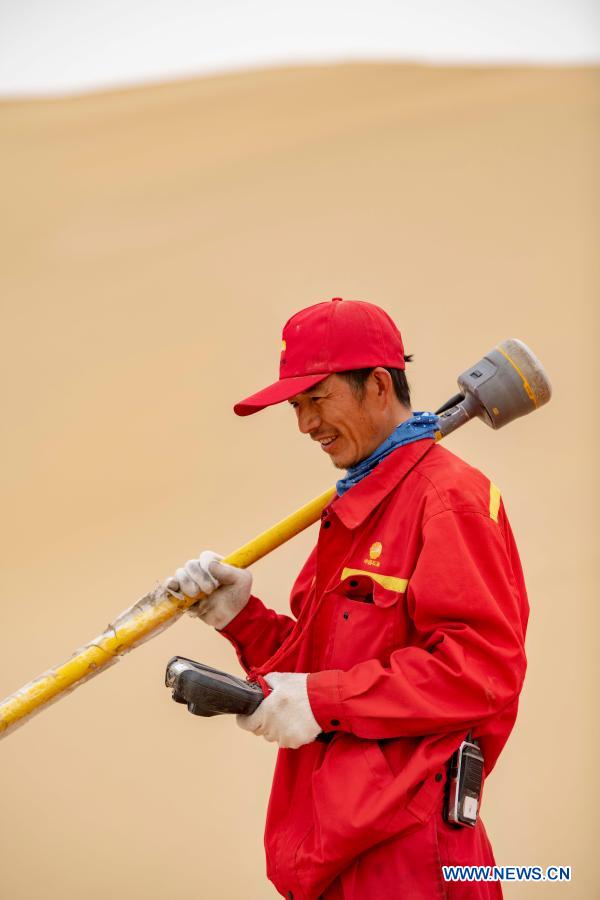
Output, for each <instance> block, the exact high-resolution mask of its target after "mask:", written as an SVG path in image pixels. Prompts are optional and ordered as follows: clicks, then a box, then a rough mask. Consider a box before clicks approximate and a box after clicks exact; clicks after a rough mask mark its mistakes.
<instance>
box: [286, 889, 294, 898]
mask: <svg viewBox="0 0 600 900" xmlns="http://www.w3.org/2000/svg"><path fill="white" fill-rule="evenodd" d="M287 900H294V892H293V891H288V892H287Z"/></svg>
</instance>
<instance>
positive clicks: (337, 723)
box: [331, 719, 340, 726]
mask: <svg viewBox="0 0 600 900" xmlns="http://www.w3.org/2000/svg"><path fill="white" fill-rule="evenodd" d="M331 724H332V725H334V726H337V725H339V724H340V720H339V719H332V720H331Z"/></svg>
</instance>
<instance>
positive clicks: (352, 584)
mask: <svg viewBox="0 0 600 900" xmlns="http://www.w3.org/2000/svg"><path fill="white" fill-rule="evenodd" d="M350 587H358V581H357V580H356V578H353V579H352V580H351V582H350Z"/></svg>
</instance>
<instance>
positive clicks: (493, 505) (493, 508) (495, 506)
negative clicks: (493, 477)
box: [490, 481, 500, 522]
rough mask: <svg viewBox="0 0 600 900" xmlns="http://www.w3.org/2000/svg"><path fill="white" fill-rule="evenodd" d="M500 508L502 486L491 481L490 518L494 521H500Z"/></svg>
mask: <svg viewBox="0 0 600 900" xmlns="http://www.w3.org/2000/svg"><path fill="white" fill-rule="evenodd" d="M499 509H500V488H497V487H496V485H495V484H492V482H491V481H490V519H493V520H494V522H497V521H498V510H499Z"/></svg>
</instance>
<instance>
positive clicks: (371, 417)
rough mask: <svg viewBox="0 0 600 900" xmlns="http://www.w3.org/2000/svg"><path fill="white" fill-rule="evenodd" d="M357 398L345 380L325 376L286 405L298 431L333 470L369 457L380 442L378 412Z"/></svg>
mask: <svg viewBox="0 0 600 900" xmlns="http://www.w3.org/2000/svg"><path fill="white" fill-rule="evenodd" d="M367 399H368V392H366V393H365V395H364V396H363V397H362V398H361V397H359V396H358V395H357V394H356V392H355V391H354V390H353V389H352V387H351V386H350V384H349V383H348V382H347V381H346V379H345V378H341V377H340V376H339V375H329V377H328V378H326V379H325V380H324V381H321V382H320V384H317V385H316V387H314V388H312V389H311V390H309V391H305V392H304V393H302V394H296V395H295V396H294V397H292V398H291V400H290V401H289V402H290V404H291V405H292V406H293V407H294V409H295V410H296V416H297V418H298V428H299V429H300V431H301V432H302V433H303V434H308V435H310V437H311V438H312V439H313V440H314V441H318V442H319V443H320V445H321V447H322V449H323V451H324V452H325V453H327V454H328V455H329V457H330V458H331V461H332V462H333V464H334V466H335V467H336V468H337V469H348V468H349V467H350V466H354V465H356V463H358V462H360V460H361V459H365V457H367V456H369V455H370V454H371V453H372V452H373V451H374V450H375V448H376V447H378V446H379V444H380V443H381V441H382V439H383V438H382V437H381V427H382V423H381V410H380V408H379V407H378V406H377V404H374V405H373V404H369V403H368V402H367Z"/></svg>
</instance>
